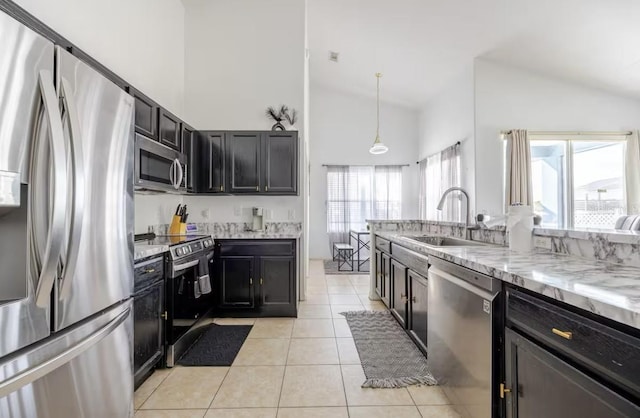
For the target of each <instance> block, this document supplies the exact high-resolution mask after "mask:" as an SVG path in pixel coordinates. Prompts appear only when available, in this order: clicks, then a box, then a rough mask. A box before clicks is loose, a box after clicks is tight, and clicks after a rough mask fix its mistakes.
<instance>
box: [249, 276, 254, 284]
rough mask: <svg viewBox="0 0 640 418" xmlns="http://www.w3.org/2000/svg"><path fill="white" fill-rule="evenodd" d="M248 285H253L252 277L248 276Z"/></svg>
mask: <svg viewBox="0 0 640 418" xmlns="http://www.w3.org/2000/svg"><path fill="white" fill-rule="evenodd" d="M249 286H253V279H252V278H249Z"/></svg>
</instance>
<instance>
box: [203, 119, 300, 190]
mask: <svg viewBox="0 0 640 418" xmlns="http://www.w3.org/2000/svg"><path fill="white" fill-rule="evenodd" d="M198 138H199V139H198V143H199V146H200V151H199V153H200V157H199V158H198V162H199V166H200V169H199V173H198V179H199V181H198V183H199V186H198V190H197V191H198V192H199V193H225V194H236V193H237V194H271V195H297V194H298V133H297V132H271V131H268V132H263V131H255V132H254V131H226V132H225V131H199V132H198Z"/></svg>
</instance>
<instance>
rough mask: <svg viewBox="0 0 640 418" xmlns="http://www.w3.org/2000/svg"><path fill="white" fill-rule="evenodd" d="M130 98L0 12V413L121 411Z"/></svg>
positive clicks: (128, 277) (128, 321)
mask: <svg viewBox="0 0 640 418" xmlns="http://www.w3.org/2000/svg"><path fill="white" fill-rule="evenodd" d="M132 291H133V100H132V98H131V97H130V96H129V95H127V94H126V93H125V92H124V91H123V90H121V89H120V88H118V87H117V86H116V85H115V84H113V83H111V82H110V81H109V80H107V79H106V78H104V77H103V76H102V75H100V74H99V73H97V72H96V71H94V70H93V69H92V68H90V67H89V66H88V65H86V64H84V63H83V62H81V61H79V60H78V59H76V58H75V57H73V56H72V55H71V54H69V53H67V52H66V51H65V50H63V49H61V48H59V47H56V46H55V45H53V44H52V43H51V42H49V41H48V40H46V39H45V38H43V37H41V36H39V35H38V34H36V33H35V32H33V31H31V30H30V29H28V28H27V27H25V26H23V25H22V24H20V23H18V22H17V21H15V20H14V19H12V18H11V17H9V16H7V15H5V14H3V13H0V417H2V418H17V417H26V418H35V417H38V418H76V417H91V418H94V417H109V418H112V417H128V416H132V415H133V372H132V352H131V351H132V348H131V347H132V328H133V327H132V325H133V318H132V302H131V294H132Z"/></svg>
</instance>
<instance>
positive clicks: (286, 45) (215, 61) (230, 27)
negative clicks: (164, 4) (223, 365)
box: [183, 0, 306, 222]
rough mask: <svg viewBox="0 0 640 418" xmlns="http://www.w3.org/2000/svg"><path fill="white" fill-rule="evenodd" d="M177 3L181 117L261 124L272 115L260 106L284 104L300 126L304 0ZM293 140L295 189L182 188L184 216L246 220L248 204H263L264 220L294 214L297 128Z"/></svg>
mask: <svg viewBox="0 0 640 418" xmlns="http://www.w3.org/2000/svg"><path fill="white" fill-rule="evenodd" d="M183 4H184V7H185V63H186V66H185V92H186V94H185V108H186V115H187V119H188V120H189V121H191V123H192V124H193V125H194V126H195V127H196V128H197V129H201V130H207V129H210V130H211V129H220V130H268V129H270V128H271V125H272V124H273V123H272V122H270V121H269V120H268V119H267V118H266V117H265V115H264V113H265V110H266V108H267V106H270V105H271V106H278V105H280V104H286V105H288V106H289V107H290V108H295V109H297V110H298V115H299V118H300V120H299V121H298V122H297V123H296V127H297V128H300V129H302V128H303V126H304V83H305V80H304V65H305V2H304V0H272V1H269V2H264V1H260V0H235V1H209V0H183ZM299 141H300V142H299V143H300V147H299V148H300V155H299V156H300V158H299V159H300V168H301V170H300V173H301V176H300V179H299V191H300V194H299V196H290V197H270V196H185V197H184V198H183V202H184V203H185V204H187V205H188V206H189V212H190V213H191V216H190V218H189V221H192V222H250V221H251V208H252V207H254V206H257V207H263V208H266V209H267V210H268V211H267V212H268V215H267V219H266V220H268V221H295V222H302V221H303V217H304V201H303V196H304V193H305V192H304V191H305V188H304V185H305V179H306V176H305V173H304V170H302V167H303V164H304V162H303V156H304V154H305V146H304V143H305V141H304V137H303V132H299ZM207 211H208V214H207ZM238 213H239V214H238ZM207 215H208V216H207Z"/></svg>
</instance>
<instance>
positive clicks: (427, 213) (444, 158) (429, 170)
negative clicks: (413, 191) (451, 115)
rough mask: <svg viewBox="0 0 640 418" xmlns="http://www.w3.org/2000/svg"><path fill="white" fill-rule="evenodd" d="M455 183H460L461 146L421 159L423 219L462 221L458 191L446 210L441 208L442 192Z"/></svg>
mask: <svg viewBox="0 0 640 418" xmlns="http://www.w3.org/2000/svg"><path fill="white" fill-rule="evenodd" d="M454 186H460V146H459V145H457V144H456V145H454V146H452V147H449V148H446V149H445V150H443V151H441V152H439V153H437V154H433V155H431V156H429V157H427V158H425V159H424V160H422V161H421V162H420V196H419V199H420V202H419V204H420V217H421V219H428V220H439V221H451V222H462V207H461V201H460V196H459V195H458V194H450V195H449V196H448V197H447V202H446V203H445V206H444V208H443V210H442V211H439V210H438V209H437V206H438V202H439V201H440V197H441V196H442V193H444V191H445V190H447V189H448V188H450V187H454Z"/></svg>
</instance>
